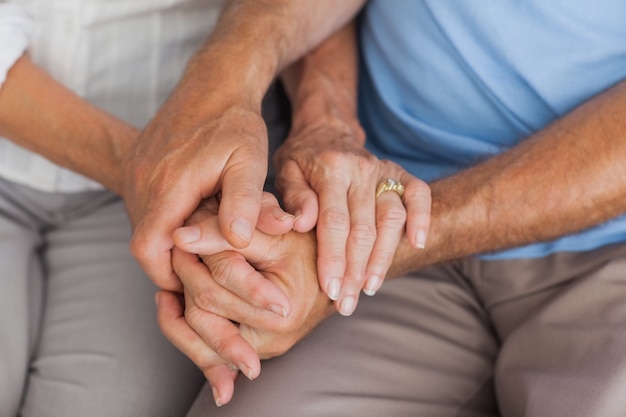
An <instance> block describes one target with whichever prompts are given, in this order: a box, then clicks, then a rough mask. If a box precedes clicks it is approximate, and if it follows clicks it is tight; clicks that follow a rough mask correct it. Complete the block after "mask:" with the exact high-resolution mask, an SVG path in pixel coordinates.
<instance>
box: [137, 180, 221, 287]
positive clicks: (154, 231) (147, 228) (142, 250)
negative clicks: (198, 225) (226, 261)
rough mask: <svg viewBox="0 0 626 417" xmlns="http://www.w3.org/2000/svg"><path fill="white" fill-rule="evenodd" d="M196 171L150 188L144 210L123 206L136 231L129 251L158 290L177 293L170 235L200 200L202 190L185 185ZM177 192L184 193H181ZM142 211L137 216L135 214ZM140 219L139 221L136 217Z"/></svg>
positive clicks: (138, 205)
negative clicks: (132, 220)
mask: <svg viewBox="0 0 626 417" xmlns="http://www.w3.org/2000/svg"><path fill="white" fill-rule="evenodd" d="M195 173H196V170H195V169H193V168H190V169H189V170H188V171H184V172H182V173H181V174H180V175H178V176H176V180H175V181H174V182H172V181H170V182H169V183H168V184H165V185H160V186H157V185H153V186H152V187H151V189H150V195H149V198H148V199H147V203H146V204H145V207H142V206H141V201H140V200H139V202H136V201H131V200H132V199H127V201H126V205H127V209H128V211H129V214H130V215H131V217H133V218H135V219H134V223H135V228H134V232H133V236H132V239H131V243H130V249H131V252H132V254H133V255H134V257H135V258H136V259H137V261H138V262H139V264H140V266H141V267H142V268H143V270H144V271H145V272H146V274H148V276H149V277H150V278H151V279H152V280H153V282H154V283H155V284H156V285H157V286H158V287H160V288H163V289H167V290H173V291H180V283H179V282H178V278H177V277H176V275H175V274H174V272H173V269H172V263H171V254H170V250H171V249H172V247H173V246H174V242H173V240H172V233H173V231H174V229H176V228H177V227H180V226H182V225H183V223H184V221H185V219H187V218H188V217H189V216H190V215H191V213H192V212H193V211H194V210H195V209H196V207H197V206H198V204H199V203H200V201H201V200H202V193H203V192H205V191H204V190H203V189H201V188H202V187H204V186H207V187H211V185H212V184H200V185H201V187H191V186H187V184H189V181H190V177H193V176H194V175H193V174H195ZM179 190H184V192H181V191H179ZM139 209H141V211H140V214H137V212H138V211H139ZM138 216H141V217H139V218H136V217H138Z"/></svg>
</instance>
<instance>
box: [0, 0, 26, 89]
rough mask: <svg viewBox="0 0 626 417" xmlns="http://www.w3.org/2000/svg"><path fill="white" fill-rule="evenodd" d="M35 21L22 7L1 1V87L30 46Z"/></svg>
mask: <svg viewBox="0 0 626 417" xmlns="http://www.w3.org/2000/svg"><path fill="white" fill-rule="evenodd" d="M32 33H33V23H32V21H31V20H30V18H29V17H28V16H27V15H26V13H25V12H24V10H23V9H22V7H20V6H19V5H18V4H15V3H7V2H2V1H0V88H1V87H2V84H3V83H4V81H5V79H6V76H7V73H8V72H9V70H10V69H11V67H12V66H13V64H15V62H16V61H17V60H18V59H19V58H20V57H21V56H22V55H23V54H24V52H25V51H26V49H27V48H28V44H29V40H30V38H31V36H32Z"/></svg>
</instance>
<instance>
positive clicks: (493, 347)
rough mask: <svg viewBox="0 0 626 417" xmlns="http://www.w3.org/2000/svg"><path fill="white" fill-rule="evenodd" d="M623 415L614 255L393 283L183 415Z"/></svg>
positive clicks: (435, 273) (623, 304)
mask: <svg viewBox="0 0 626 417" xmlns="http://www.w3.org/2000/svg"><path fill="white" fill-rule="evenodd" d="M625 415H626V245H618V246H610V247H605V248H601V249H599V250H596V251H593V252H587V253H580V254H578V253H560V254H555V255H553V256H549V257H546V258H543V259H526V260H507V261H481V260H477V259H465V260H463V261H460V262H455V263H450V264H447V265H443V266H438V267H432V268H427V269H424V270H422V271H419V272H418V273H415V274H414V275H413V276H409V277H405V278H401V279H396V280H392V281H389V282H386V283H385V284H384V285H383V288H382V290H381V291H380V292H379V293H378V294H377V295H376V296H374V297H372V298H368V297H364V298H363V299H362V301H360V303H359V307H358V309H357V311H356V313H355V315H354V316H353V317H349V318H346V317H341V316H339V315H335V316H333V317H332V318H330V319H329V320H327V321H326V322H324V323H323V324H322V325H321V326H319V327H318V328H317V329H316V330H315V331H314V332H313V333H312V334H311V335H310V336H309V337H307V338H306V339H305V340H303V341H302V342H301V343H300V344H298V345H296V346H295V347H294V348H293V349H292V350H291V351H290V352H288V353H287V354H286V355H284V356H282V357H279V358H275V359H272V360H270V361H266V362H264V363H263V366H262V371H261V376H260V377H259V378H258V379H257V380H255V381H253V382H250V381H248V380H246V379H245V378H239V379H238V382H237V386H236V390H235V396H234V398H233V400H232V402H231V403H230V404H228V405H226V406H224V407H222V408H220V409H217V408H216V407H215V406H214V405H213V403H212V396H211V392H210V389H209V388H208V387H205V389H204V390H203V392H202V393H201V395H200V396H199V397H198V399H197V400H196V403H195V404H194V406H193V407H192V410H191V412H190V414H189V416H190V417H200V416H204V417H209V416H210V417H224V416H237V417H244V416H255V417H281V416H285V417H294V416H298V417H305V416H311V417H314V416H315V417H318V416H324V417H335V416H337V417H338V416H346V417H347V416H359V417H367V416H372V417H374V416H376V417H383V416H385V417H386V416H392V417H402V416H406V417H417V416H420V417H422V416H424V417H437V416H468V417H469V416H476V417H478V416H481V417H482V416H485V417H486V416H506V417H520V416H527V417H539V416H543V417H561V416H563V417H623V416H625Z"/></svg>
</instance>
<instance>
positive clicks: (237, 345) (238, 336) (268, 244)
mask: <svg viewBox="0 0 626 417" xmlns="http://www.w3.org/2000/svg"><path fill="white" fill-rule="evenodd" d="M268 199H269V203H268ZM264 202H265V203H264V204H263V209H262V211H261V218H260V223H262V224H263V223H264V224H265V226H266V228H267V229H269V230H273V231H279V230H280V229H281V228H282V227H283V225H281V224H279V223H276V221H275V220H274V217H273V216H272V215H271V209H270V207H271V205H272V198H271V197H269V196H268V195H265V196H264ZM274 202H275V200H274ZM275 204H276V206H275V207H277V203H275ZM217 213H218V204H217V201H216V200H215V199H209V200H205V201H204V202H203V203H202V205H201V206H200V207H199V209H198V210H197V211H196V212H195V213H194V215H193V216H192V217H191V218H190V219H189V221H188V224H201V225H202V228H203V235H206V236H209V235H212V236H220V232H219V225H218V216H217ZM175 241H176V237H175ZM205 243H206V245H205V247H204V250H203V255H202V256H200V257H198V256H197V255H193V254H190V253H187V252H184V251H182V250H180V249H178V248H175V249H174V250H173V255H172V262H173V267H174V270H175V272H176V274H177V275H178V277H179V278H180V280H181V282H182V283H183V285H184V296H180V295H177V294H175V293H173V292H165V291H164V292H161V293H159V294H158V295H157V312H158V320H159V324H160V326H161V329H162V331H163V333H164V334H165V335H166V336H167V337H168V339H169V340H170V341H171V342H172V343H173V344H174V345H175V346H176V347H178V348H179V349H180V350H181V351H182V352H183V353H185V354H186V355H187V356H188V357H189V358H191V360H192V361H193V362H194V363H195V364H196V365H197V366H198V367H200V369H202V371H203V372H204V374H205V376H206V378H207V379H208V380H209V382H210V384H211V386H212V388H213V393H214V396H215V400H216V403H218V404H220V405H222V404H225V403H227V402H228V401H230V399H231V398H232V395H233V391H234V381H235V378H236V375H237V370H241V372H242V373H243V374H244V375H246V376H247V377H248V378H250V379H254V378H256V376H258V375H259V373H260V359H267V358H271V357H273V356H277V355H280V354H282V353H284V352H286V351H287V350H288V349H289V348H291V347H292V346H293V345H294V344H295V343H297V342H298V341H299V340H300V339H301V338H302V337H304V336H305V335H306V334H308V333H309V332H310V331H311V330H312V329H313V328H314V327H316V326H317V325H318V324H319V323H320V322H321V321H322V320H324V319H325V318H326V317H327V316H329V315H330V314H331V313H332V312H333V311H334V308H333V306H332V304H331V301H330V300H328V298H327V297H326V296H325V295H324V294H323V293H322V292H321V291H320V287H319V284H318V280H317V271H316V266H315V260H316V242H315V236H314V234H313V233H298V232H295V231H293V230H291V231H288V232H286V233H284V234H281V235H274V236H272V235H270V234H266V233H263V232H261V231H259V230H255V231H254V232H253V235H252V239H251V241H250V245H249V246H248V247H247V248H245V249H235V248H234V247H232V246H231V245H230V244H228V243H227V242H226V240H224V239H223V238H214V239H210V240H207V241H206V242H205Z"/></svg>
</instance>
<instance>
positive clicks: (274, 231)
mask: <svg viewBox="0 0 626 417" xmlns="http://www.w3.org/2000/svg"><path fill="white" fill-rule="evenodd" d="M294 221H295V217H294V216H293V215H292V214H290V213H287V212H286V211H284V210H283V209H282V208H281V207H280V204H278V200H277V199H276V197H275V196H274V195H273V194H271V193H267V192H264V193H263V197H262V199H261V213H260V214H259V221H258V222H257V228H258V229H259V230H260V231H262V232H263V233H267V234H269V235H282V234H284V233H287V232H288V231H290V230H291V229H293V227H294Z"/></svg>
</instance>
